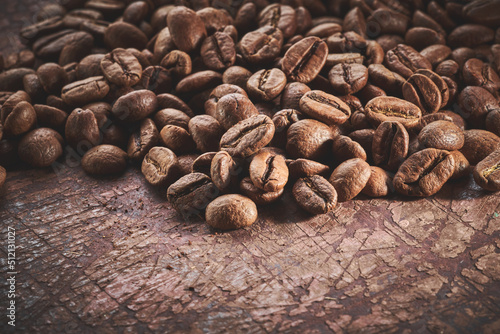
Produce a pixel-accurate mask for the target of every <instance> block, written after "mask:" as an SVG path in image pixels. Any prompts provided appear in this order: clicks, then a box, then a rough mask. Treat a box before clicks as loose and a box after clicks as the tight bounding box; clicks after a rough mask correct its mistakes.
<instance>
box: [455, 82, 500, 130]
mask: <svg viewBox="0 0 500 334" xmlns="http://www.w3.org/2000/svg"><path fill="white" fill-rule="evenodd" d="M458 105H459V106H460V112H461V115H462V117H463V118H464V119H466V120H467V123H468V124H469V125H470V126H472V127H476V128H482V127H484V125H485V120H486V115H487V114H488V112H489V111H490V110H499V109H500V104H499V102H498V100H497V99H496V98H495V97H494V96H493V95H492V94H491V93H490V92H488V91H487V90H486V89H484V88H482V87H477V86H467V87H465V88H464V89H463V90H462V91H461V92H460V94H459V95H458Z"/></svg>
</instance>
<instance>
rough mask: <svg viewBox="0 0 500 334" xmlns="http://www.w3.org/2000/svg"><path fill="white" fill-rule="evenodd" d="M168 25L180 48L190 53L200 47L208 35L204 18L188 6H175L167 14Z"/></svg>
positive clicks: (174, 40)
mask: <svg viewBox="0 0 500 334" xmlns="http://www.w3.org/2000/svg"><path fill="white" fill-rule="evenodd" d="M167 26H168V29H170V33H171V34H172V40H173V42H174V43H175V45H176V46H177V47H178V48H179V50H181V51H184V52H187V53H190V52H192V51H194V50H196V49H198V48H199V47H200V45H201V43H202V42H203V40H204V39H205V38H206V37H207V31H206V29H205V24H204V23H203V21H202V19H201V18H200V17H199V16H198V15H197V14H196V12H195V11H193V10H192V9H189V8H187V7H183V6H178V7H175V8H173V9H172V10H171V11H170V12H169V13H168V16H167Z"/></svg>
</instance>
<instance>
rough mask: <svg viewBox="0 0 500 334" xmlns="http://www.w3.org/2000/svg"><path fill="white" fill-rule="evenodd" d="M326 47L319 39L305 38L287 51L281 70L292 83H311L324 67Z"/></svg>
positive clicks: (326, 54) (326, 53)
mask: <svg viewBox="0 0 500 334" xmlns="http://www.w3.org/2000/svg"><path fill="white" fill-rule="evenodd" d="M327 56H328V47H327V45H326V43H325V42H324V41H322V40H321V39H320V38H319V37H314V36H311V37H306V38H304V39H301V40H300V41H299V42H297V43H295V44H293V45H292V47H290V48H289V49H288V51H287V52H286V53H285V56H284V57H283V62H282V64H281V68H282V69H283V72H284V73H285V74H286V76H287V77H288V78H289V79H290V80H292V81H298V82H301V83H308V82H311V81H312V80H313V79H314V78H315V77H316V76H317V75H318V74H319V72H320V71H321V69H322V68H323V66H324V65H325V62H326V59H327Z"/></svg>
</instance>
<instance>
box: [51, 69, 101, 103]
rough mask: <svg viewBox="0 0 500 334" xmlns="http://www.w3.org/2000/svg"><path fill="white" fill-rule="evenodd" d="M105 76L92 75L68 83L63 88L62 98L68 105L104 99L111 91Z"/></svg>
mask: <svg viewBox="0 0 500 334" xmlns="http://www.w3.org/2000/svg"><path fill="white" fill-rule="evenodd" d="M109 89H110V87H109V85H108V84H107V82H106V80H104V77H102V76H99V77H91V78H87V79H84V80H80V81H76V82H73V83H70V84H69V85H66V86H64V87H63V88H62V90H61V98H62V100H63V101H64V103H66V104H68V105H74V106H77V105H85V104H88V103H90V102H94V101H99V100H102V99H103V98H104V97H105V96H106V95H107V94H108V92H109Z"/></svg>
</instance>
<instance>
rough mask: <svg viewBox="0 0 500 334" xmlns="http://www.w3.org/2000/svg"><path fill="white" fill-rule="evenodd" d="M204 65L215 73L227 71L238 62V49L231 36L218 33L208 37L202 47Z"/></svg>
mask: <svg viewBox="0 0 500 334" xmlns="http://www.w3.org/2000/svg"><path fill="white" fill-rule="evenodd" d="M200 53H201V57H202V59H203V63H205V65H207V67H208V68H209V69H211V70H214V71H219V70H223V69H226V68H228V67H230V66H232V65H233V64H234V62H235V61H236V48H235V45H234V42H233V39H232V38H231V36H229V35H228V34H226V33H223V32H216V33H215V34H213V35H211V36H208V37H207V38H205V40H204V41H203V44H202V45H201V50H200Z"/></svg>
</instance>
